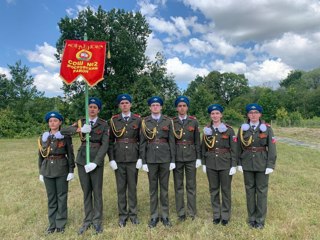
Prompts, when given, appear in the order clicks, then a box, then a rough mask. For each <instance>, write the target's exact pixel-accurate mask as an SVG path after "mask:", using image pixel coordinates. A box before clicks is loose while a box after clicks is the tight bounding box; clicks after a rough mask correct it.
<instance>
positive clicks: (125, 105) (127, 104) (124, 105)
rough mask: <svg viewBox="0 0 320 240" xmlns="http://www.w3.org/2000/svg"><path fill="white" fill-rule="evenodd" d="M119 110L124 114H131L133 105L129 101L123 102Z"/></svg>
mask: <svg viewBox="0 0 320 240" xmlns="http://www.w3.org/2000/svg"><path fill="white" fill-rule="evenodd" d="M119 108H120V109H121V111H122V112H123V113H127V112H130V109H131V103H130V102H129V101H128V100H122V101H121V102H120V104H119Z"/></svg>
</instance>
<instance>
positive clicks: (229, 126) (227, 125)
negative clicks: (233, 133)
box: [224, 123, 232, 128]
mask: <svg viewBox="0 0 320 240" xmlns="http://www.w3.org/2000/svg"><path fill="white" fill-rule="evenodd" d="M224 125H226V127H228V128H232V126H231V125H229V124H227V123H225V124H224Z"/></svg>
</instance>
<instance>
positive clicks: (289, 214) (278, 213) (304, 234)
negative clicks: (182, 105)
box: [0, 138, 320, 240]
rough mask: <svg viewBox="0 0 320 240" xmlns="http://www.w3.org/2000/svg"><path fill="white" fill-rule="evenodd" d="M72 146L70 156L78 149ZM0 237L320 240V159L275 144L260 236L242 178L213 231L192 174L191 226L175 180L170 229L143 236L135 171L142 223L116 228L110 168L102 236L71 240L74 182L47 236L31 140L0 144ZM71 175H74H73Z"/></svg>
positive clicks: (77, 221)
mask: <svg viewBox="0 0 320 240" xmlns="http://www.w3.org/2000/svg"><path fill="white" fill-rule="evenodd" d="M78 144H79V143H78V142H77V140H75V152H77V151H76V149H77V146H78ZM0 148H1V151H0V152H1V154H0V182H1V188H0V189H1V190H0V191H1V195H0V196H1V199H0V201H1V208H0V222H1V224H0V238H1V239H21V240H25V239H28V240H31V239H198V240H200V239H320V223H319V219H320V204H319V203H320V194H319V192H320V185H319V176H320V174H319V169H320V161H319V152H318V151H316V150H310V149H306V148H299V147H293V146H287V145H285V144H281V143H279V144H278V160H277V167H276V170H275V172H274V173H273V174H272V175H271V177H270V187H269V197H268V215H267V220H266V226H265V228H264V229H263V230H253V229H250V228H249V227H248V226H247V224H246V216H247V213H246V202H245V192H244V184H243V176H242V174H241V173H239V172H237V174H236V175H235V176H234V178H233V182H232V187H233V189H232V203H233V205H232V218H231V221H230V224H229V225H228V226H226V227H224V226H221V225H218V226H217V225H213V224H212V209H211V206H210V196H209V191H208V182H207V178H206V175H205V174H203V173H202V171H201V169H200V168H199V169H198V173H197V174H198V175H197V194H198V195H197V207H198V216H197V218H196V219H195V220H194V221H191V220H190V219H188V220H187V221H185V222H183V223H179V222H178V221H177V216H176V211H175V202H174V189H173V177H172V174H171V176H170V186H169V190H170V192H169V199H170V218H171V220H172V222H173V227H172V228H165V227H163V226H162V224H159V225H158V226H157V227H156V228H155V229H151V230H150V229H149V228H148V227H147V223H148V220H149V194H148V179H147V175H146V173H145V172H142V171H141V172H139V182H138V201H139V202H138V207H139V218H140V221H141V224H140V225H138V226H133V225H132V224H131V223H130V222H128V224H127V227H126V228H121V229H120V228H119V227H118V225H117V223H118V211H117V196H116V184H115V176H114V173H113V172H112V170H110V168H109V166H108V165H106V166H105V174H104V188H103V194H104V232H103V234H100V235H95V234H94V231H93V230H89V231H87V232H86V233H85V234H84V235H83V236H78V235H77V230H78V228H79V227H80V225H81V223H82V219H83V202H82V191H81V188H80V184H79V179H78V176H77V174H76V179H75V180H73V181H72V182H71V183H70V185H69V189H70V190H69V200H68V206H69V218H68V224H67V228H66V232H65V233H64V234H58V233H54V234H52V235H48V236H46V235H45V234H44V230H45V229H46V227H47V199H46V192H45V188H44V185H43V184H42V183H41V182H39V180H38V167H37V153H36V152H37V150H36V139H35V138H32V139H14V140H0ZM76 172H77V171H76Z"/></svg>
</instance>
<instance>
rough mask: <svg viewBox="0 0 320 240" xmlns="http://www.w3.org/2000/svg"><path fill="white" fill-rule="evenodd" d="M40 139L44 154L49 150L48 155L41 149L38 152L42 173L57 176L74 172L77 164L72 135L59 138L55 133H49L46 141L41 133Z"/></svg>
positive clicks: (46, 175)
mask: <svg viewBox="0 0 320 240" xmlns="http://www.w3.org/2000/svg"><path fill="white" fill-rule="evenodd" d="M39 141H40V145H41V148H42V149H41V151H42V153H43V155H45V156H46V155H47V151H48V150H49V155H48V156H47V157H43V156H42V154H41V153H40V149H39V152H38V153H39V158H38V165H39V172H40V174H41V175H43V176H45V177H48V178H55V177H61V176H65V175H67V174H68V173H73V170H74V168H75V164H74V152H73V145H72V139H71V137H69V136H64V138H62V139H57V138H55V137H54V135H49V137H48V139H47V141H45V142H44V141H43V140H42V135H41V136H40V139H39Z"/></svg>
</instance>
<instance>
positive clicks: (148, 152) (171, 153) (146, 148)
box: [140, 115, 175, 164]
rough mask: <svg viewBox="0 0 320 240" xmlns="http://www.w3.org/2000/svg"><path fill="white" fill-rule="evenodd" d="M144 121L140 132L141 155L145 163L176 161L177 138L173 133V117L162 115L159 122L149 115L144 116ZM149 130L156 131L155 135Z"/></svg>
mask: <svg viewBox="0 0 320 240" xmlns="http://www.w3.org/2000/svg"><path fill="white" fill-rule="evenodd" d="M143 122H144V124H145V127H144V124H143ZM143 122H142V124H141V133H140V157H141V158H142V162H143V164H145V163H169V162H172V163H174V162H175V138H174V135H173V130H172V122H171V119H170V118H169V117H167V116H164V115H161V117H160V119H159V121H158V122H157V121H155V120H154V119H152V117H151V116H148V117H145V118H144V121H143ZM148 131H154V135H153V134H150V133H148ZM146 132H147V134H146ZM146 135H147V136H146ZM150 138H152V139H150Z"/></svg>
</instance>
